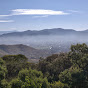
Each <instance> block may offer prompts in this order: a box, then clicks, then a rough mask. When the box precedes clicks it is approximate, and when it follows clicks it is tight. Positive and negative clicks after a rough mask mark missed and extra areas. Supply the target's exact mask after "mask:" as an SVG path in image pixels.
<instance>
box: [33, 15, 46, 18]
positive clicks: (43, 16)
mask: <svg viewBox="0 0 88 88" xmlns="http://www.w3.org/2000/svg"><path fill="white" fill-rule="evenodd" d="M45 17H48V15H42V16H33V18H45Z"/></svg>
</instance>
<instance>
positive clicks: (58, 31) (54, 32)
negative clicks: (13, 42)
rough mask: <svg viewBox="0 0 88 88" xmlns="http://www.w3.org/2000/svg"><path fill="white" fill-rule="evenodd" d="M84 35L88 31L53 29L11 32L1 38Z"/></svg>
mask: <svg viewBox="0 0 88 88" xmlns="http://www.w3.org/2000/svg"><path fill="white" fill-rule="evenodd" d="M86 33H88V30H85V31H75V30H73V29H62V28H53V29H44V30H40V31H36V30H33V31H31V30H27V31H23V32H12V33H6V34H2V35H1V36H2V37H3V36H4V37H5V36H36V35H64V34H65V35H66V34H86ZM1 36H0V37H1Z"/></svg>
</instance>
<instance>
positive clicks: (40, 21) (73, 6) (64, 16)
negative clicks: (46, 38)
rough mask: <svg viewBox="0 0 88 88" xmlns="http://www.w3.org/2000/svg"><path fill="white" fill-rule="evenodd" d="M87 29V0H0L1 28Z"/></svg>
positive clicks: (5, 29) (2, 29) (3, 29)
mask: <svg viewBox="0 0 88 88" xmlns="http://www.w3.org/2000/svg"><path fill="white" fill-rule="evenodd" d="M47 28H48V29H50V28H65V29H74V30H78V31H81V30H86V29H88V0H0V31H8V30H9V31H12V30H18V31H25V30H42V29H47Z"/></svg>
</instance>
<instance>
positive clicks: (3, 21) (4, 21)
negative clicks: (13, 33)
mask: <svg viewBox="0 0 88 88" xmlns="http://www.w3.org/2000/svg"><path fill="white" fill-rule="evenodd" d="M7 22H14V20H0V23H7Z"/></svg>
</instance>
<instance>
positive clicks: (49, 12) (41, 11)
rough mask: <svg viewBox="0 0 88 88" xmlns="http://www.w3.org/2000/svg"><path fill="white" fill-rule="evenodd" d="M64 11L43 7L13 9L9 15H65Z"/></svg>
mask: <svg viewBox="0 0 88 88" xmlns="http://www.w3.org/2000/svg"><path fill="white" fill-rule="evenodd" d="M67 14H69V13H65V12H64V11H54V10H45V9H15V10H12V14H11V15H67Z"/></svg>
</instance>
